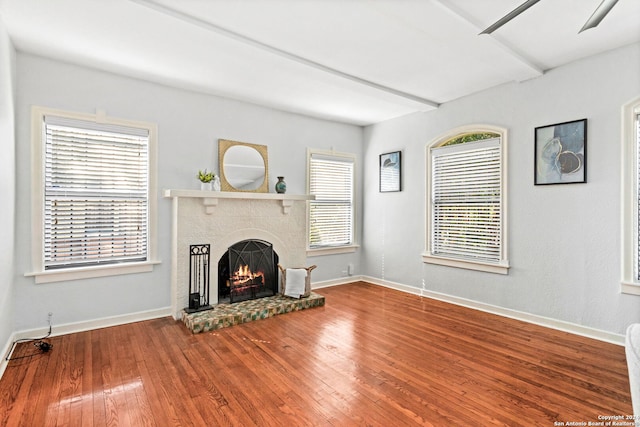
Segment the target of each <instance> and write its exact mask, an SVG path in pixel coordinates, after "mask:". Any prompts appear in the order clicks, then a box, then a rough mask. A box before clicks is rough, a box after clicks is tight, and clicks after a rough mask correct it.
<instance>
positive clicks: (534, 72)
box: [433, 0, 544, 81]
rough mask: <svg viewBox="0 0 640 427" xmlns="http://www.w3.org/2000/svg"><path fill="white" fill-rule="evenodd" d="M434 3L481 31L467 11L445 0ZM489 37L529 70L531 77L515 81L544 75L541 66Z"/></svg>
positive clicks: (514, 49)
mask: <svg viewBox="0 0 640 427" xmlns="http://www.w3.org/2000/svg"><path fill="white" fill-rule="evenodd" d="M433 1H434V2H435V3H436V4H437V5H439V6H440V7H442V9H444V10H445V11H447V12H448V13H451V14H453V15H454V16H456V17H458V18H459V19H461V20H462V21H464V23H465V24H467V25H470V26H471V27H472V28H473V30H474V31H479V30H480V28H481V25H480V23H479V22H478V21H477V20H476V19H475V18H473V17H472V16H469V14H467V13H466V12H465V11H463V10H461V9H460V8H458V7H456V6H454V5H453V4H452V3H451V2H447V1H443V0H433ZM536 1H538V0H536ZM488 37H489V40H491V41H492V42H493V43H494V44H495V45H496V47H498V48H499V49H501V50H502V51H504V52H505V53H506V54H508V55H509V56H510V57H511V58H513V59H514V60H516V61H517V62H519V63H520V64H521V65H522V66H524V68H525V69H527V70H528V74H529V76H528V77H527V78H515V79H514V80H515V81H524V80H528V79H530V78H533V77H540V76H542V75H543V74H544V70H543V69H542V68H541V67H540V66H538V65H536V64H535V63H534V62H533V61H531V60H529V59H527V58H526V57H525V56H524V55H523V54H522V53H520V52H519V51H518V50H517V49H516V48H514V47H513V46H511V45H510V44H509V43H507V42H506V41H504V40H500V39H499V38H497V37H496V36H495V35H493V34H489V35H488Z"/></svg>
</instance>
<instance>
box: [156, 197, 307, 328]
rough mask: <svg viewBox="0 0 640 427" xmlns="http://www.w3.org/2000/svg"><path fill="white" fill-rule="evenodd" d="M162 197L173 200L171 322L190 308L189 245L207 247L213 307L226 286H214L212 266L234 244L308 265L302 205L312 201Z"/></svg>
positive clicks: (289, 262) (289, 263)
mask: <svg viewBox="0 0 640 427" xmlns="http://www.w3.org/2000/svg"><path fill="white" fill-rule="evenodd" d="M164 197H167V198H171V199H172V203H171V206H172V214H171V218H172V225H171V307H170V309H171V314H172V316H173V317H174V318H175V319H180V318H181V317H182V315H183V311H184V307H187V306H188V305H189V246H190V245H191V244H193V243H194V242H204V243H210V244H211V250H210V257H211V276H210V283H209V292H210V295H209V297H210V298H209V304H211V305H212V306H215V305H216V304H218V303H219V302H220V301H218V295H219V288H220V286H226V283H219V281H218V274H217V272H216V262H217V260H219V259H220V258H221V257H222V256H223V255H224V254H225V253H226V252H228V250H229V248H230V247H231V246H233V245H234V244H235V243H236V242H241V241H244V240H248V239H261V240H263V241H265V242H270V243H271V244H272V245H273V251H274V253H277V254H278V257H279V259H278V261H277V262H279V263H280V264H282V265H285V266H300V265H305V263H306V261H307V255H306V236H307V232H306V225H307V223H306V212H307V206H306V201H307V200H311V199H313V196H303V195H295V194H274V193H233V192H225V191H221V192H212V191H199V190H165V191H164ZM277 262H276V263H277ZM225 280H226V279H225ZM218 285H220V286H218Z"/></svg>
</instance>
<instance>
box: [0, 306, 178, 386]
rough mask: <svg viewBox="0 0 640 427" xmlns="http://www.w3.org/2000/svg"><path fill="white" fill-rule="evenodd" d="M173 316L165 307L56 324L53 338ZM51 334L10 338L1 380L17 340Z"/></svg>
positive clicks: (29, 332) (37, 332) (17, 334)
mask: <svg viewBox="0 0 640 427" xmlns="http://www.w3.org/2000/svg"><path fill="white" fill-rule="evenodd" d="M167 316H171V307H164V308H159V309H155V310H147V311H140V312H137V313H130V314H124V315H121V316H112V317H103V318H100V319H93V320H88V321H84V322H75V323H66V324H62V325H56V324H54V325H53V327H52V328H51V336H52V337H55V336H59V335H67V334H72V333H76V332H85V331H90V330H93V329H101V328H108V327H110V326H118V325H124V324H126V323H134V322H141V321H143V320H150V319H157V318H159V317H167ZM48 332H49V327H48V326H47V327H45V328H36V329H29V330H25V331H20V332H14V333H13V335H12V336H11V337H10V339H9V342H7V343H6V344H5V346H4V349H3V352H2V361H1V362H0V378H2V374H4V371H5V369H6V368H7V363H8V362H7V360H6V359H7V356H8V352H9V351H10V350H11V347H12V346H13V343H14V342H15V341H16V340H21V339H31V338H33V339H39V338H40V337H44V336H46V335H47V333H48Z"/></svg>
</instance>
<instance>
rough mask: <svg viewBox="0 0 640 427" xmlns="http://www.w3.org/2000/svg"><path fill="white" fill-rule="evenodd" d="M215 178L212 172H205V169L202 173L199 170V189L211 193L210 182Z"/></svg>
mask: <svg viewBox="0 0 640 427" xmlns="http://www.w3.org/2000/svg"><path fill="white" fill-rule="evenodd" d="M216 178H217V177H216V174H215V173H213V172H207V170H206V169H205V170H204V171H202V170H199V171H198V179H199V180H200V189H201V190H204V191H211V190H212V181H214V180H215V179H216Z"/></svg>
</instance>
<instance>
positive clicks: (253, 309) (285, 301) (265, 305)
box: [182, 292, 324, 334]
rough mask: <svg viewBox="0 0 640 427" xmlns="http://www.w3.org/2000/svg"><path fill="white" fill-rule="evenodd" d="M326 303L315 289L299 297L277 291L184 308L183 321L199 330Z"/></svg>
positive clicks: (206, 330)
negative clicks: (199, 308)
mask: <svg viewBox="0 0 640 427" xmlns="http://www.w3.org/2000/svg"><path fill="white" fill-rule="evenodd" d="M323 305H324V297H323V296H322V295H318V294H315V293H313V292H311V295H309V296H308V297H306V298H300V299H296V298H290V297H285V296H283V295H274V296H272V297H266V298H259V299H254V300H250V301H242V302H237V303H234V304H218V305H216V306H215V307H214V308H212V309H211V310H207V311H200V312H198V313H186V312H183V313H182V321H183V322H184V324H185V325H186V326H187V329H189V330H190V331H191V332H193V333H194V334H198V333H200V332H208V331H213V330H216V329H222V328H227V327H229V326H235V325H240V324H242V323H247V322H253V321H254V320H260V319H266V318H268V317H273V316H277V315H278V314H285V313H290V312H292V311H299V310H305V309H307V308H313V307H321V306H323Z"/></svg>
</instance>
